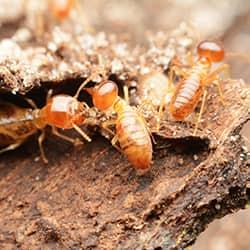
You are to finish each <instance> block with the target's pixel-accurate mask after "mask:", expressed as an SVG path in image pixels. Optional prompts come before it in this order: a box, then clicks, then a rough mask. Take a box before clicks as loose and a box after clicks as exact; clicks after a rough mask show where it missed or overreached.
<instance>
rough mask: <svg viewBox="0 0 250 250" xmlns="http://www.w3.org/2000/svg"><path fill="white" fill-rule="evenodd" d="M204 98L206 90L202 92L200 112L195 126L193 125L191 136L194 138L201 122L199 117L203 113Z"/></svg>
mask: <svg viewBox="0 0 250 250" xmlns="http://www.w3.org/2000/svg"><path fill="white" fill-rule="evenodd" d="M206 97H207V90H204V93H203V97H202V103H201V108H200V112H199V115H198V119H197V122H196V124H195V128H194V132H193V135H194V136H195V135H196V133H197V130H198V127H199V123H200V121H201V116H202V113H203V111H204V107H205V102H206Z"/></svg>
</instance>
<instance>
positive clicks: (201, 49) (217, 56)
mask: <svg viewBox="0 0 250 250" xmlns="http://www.w3.org/2000/svg"><path fill="white" fill-rule="evenodd" d="M197 53H198V55H199V56H200V57H201V58H203V57H205V58H207V59H208V60H209V61H210V62H211V63H213V62H221V61H222V60H223V59H224V55H225V51H224V48H223V46H222V45H221V44H219V43H216V42H213V41H202V42H200V43H199V44H198V46H197Z"/></svg>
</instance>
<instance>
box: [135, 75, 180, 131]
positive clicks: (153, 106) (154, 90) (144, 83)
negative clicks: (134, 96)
mask: <svg viewBox="0 0 250 250" xmlns="http://www.w3.org/2000/svg"><path fill="white" fill-rule="evenodd" d="M174 91H175V87H174V85H173V84H172V81H170V79H169V77H167V76H166V75H165V74H164V73H163V72H161V71H152V72H150V73H148V74H145V75H142V76H140V77H139V79H138V90H137V92H138V96H139V102H140V103H139V104H140V110H142V111H143V114H144V117H148V119H149V120H150V122H151V123H155V124H156V125H155V127H156V131H158V130H159V128H160V121H161V117H162V114H163V107H165V106H168V104H169V102H170V100H171V98H172V96H173V94H174ZM153 121H155V122H153ZM151 127H152V125H151V126H150V128H151ZM151 130H153V129H152V128H151Z"/></svg>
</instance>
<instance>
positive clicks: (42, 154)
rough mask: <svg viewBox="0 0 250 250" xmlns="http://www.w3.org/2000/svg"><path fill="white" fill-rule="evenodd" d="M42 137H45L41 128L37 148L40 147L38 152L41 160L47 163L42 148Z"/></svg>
mask: <svg viewBox="0 0 250 250" xmlns="http://www.w3.org/2000/svg"><path fill="white" fill-rule="evenodd" d="M44 139H45V131H44V130H42V131H41V134H40V135H39V137H38V145H39V149H40V152H41V157H42V160H43V162H44V163H46V164H47V163H48V159H47V158H46V156H45V153H44V149H43V141H44Z"/></svg>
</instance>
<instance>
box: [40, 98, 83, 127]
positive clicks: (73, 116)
mask: <svg viewBox="0 0 250 250" xmlns="http://www.w3.org/2000/svg"><path fill="white" fill-rule="evenodd" d="M83 110H84V105H83V103H81V102H79V101H77V99H75V98H74V97H72V96H69V95H55V96H53V97H51V98H50V99H49V101H48V103H47V104H46V106H45V107H44V108H43V109H42V110H41V112H42V113H41V115H42V116H43V117H44V119H45V120H46V122H47V123H48V124H50V125H52V126H56V127H58V128H64V129H67V128H72V126H73V124H76V125H80V124H82V123H83V122H84V120H85V118H86V117H85V116H84V115H83Z"/></svg>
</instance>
